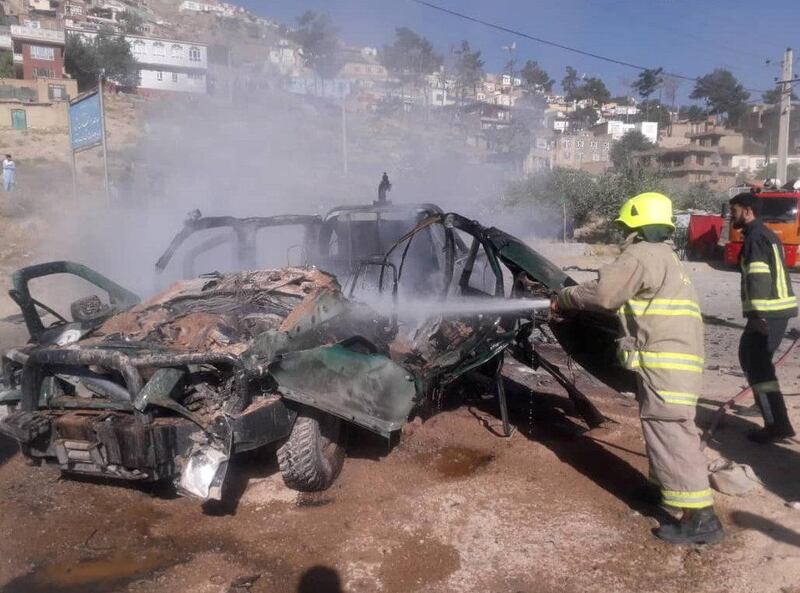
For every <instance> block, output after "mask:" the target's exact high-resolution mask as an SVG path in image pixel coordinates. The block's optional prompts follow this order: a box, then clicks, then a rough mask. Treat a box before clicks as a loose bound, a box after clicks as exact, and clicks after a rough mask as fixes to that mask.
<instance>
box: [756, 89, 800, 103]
mask: <svg viewBox="0 0 800 593" xmlns="http://www.w3.org/2000/svg"><path fill="white" fill-rule="evenodd" d="M761 99H762V100H763V101H764V103H769V104H770V105H777V104H778V103H780V102H781V90H780V89H778V88H774V89H770V90H768V91H764V93H762V95H761ZM792 101H797V95H795V94H794V91H792Z"/></svg>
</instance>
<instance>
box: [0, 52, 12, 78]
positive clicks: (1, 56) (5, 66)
mask: <svg viewBox="0 0 800 593" xmlns="http://www.w3.org/2000/svg"><path fill="white" fill-rule="evenodd" d="M14 77H15V73H14V54H13V53H11V52H10V51H0V78H14Z"/></svg>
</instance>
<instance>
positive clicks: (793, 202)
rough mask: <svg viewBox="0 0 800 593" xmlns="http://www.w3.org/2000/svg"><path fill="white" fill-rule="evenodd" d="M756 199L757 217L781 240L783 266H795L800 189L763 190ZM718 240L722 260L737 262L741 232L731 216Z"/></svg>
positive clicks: (799, 237) (799, 240) (799, 242)
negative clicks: (731, 220) (722, 253)
mask: <svg viewBox="0 0 800 593" xmlns="http://www.w3.org/2000/svg"><path fill="white" fill-rule="evenodd" d="M754 191H755V190H754ZM755 195H756V197H757V198H758V199H759V206H760V213H759V217H760V218H761V220H762V221H763V222H764V224H765V225H766V226H768V227H769V228H770V229H772V231H773V232H774V233H775V234H776V235H778V238H779V239H780V240H781V242H782V243H783V251H784V257H785V258H786V265H787V266H789V267H790V268H794V267H795V266H797V265H798V264H800V261H798V253H797V252H798V247H800V217H799V214H800V190H797V189H764V190H761V191H757V192H756V193H755ZM720 243H721V244H723V245H724V253H725V263H726V264H729V265H737V264H738V262H739V253H740V252H741V251H742V232H741V231H740V230H738V229H734V228H733V227H732V226H731V223H730V219H728V220H727V221H726V224H725V225H724V227H723V229H722V236H721V237H720Z"/></svg>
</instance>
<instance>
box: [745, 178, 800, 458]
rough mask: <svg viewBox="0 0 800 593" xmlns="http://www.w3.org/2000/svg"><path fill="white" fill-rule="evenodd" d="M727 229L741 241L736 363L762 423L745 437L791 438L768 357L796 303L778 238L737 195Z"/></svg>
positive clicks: (752, 204)
mask: <svg viewBox="0 0 800 593" xmlns="http://www.w3.org/2000/svg"><path fill="white" fill-rule="evenodd" d="M730 205H731V220H732V221H733V228H735V229H741V231H742V234H743V235H744V244H743V245H742V253H741V255H740V256H739V267H740V268H741V270H742V309H743V312H744V316H745V317H746V318H747V325H746V326H745V328H744V332H743V333H742V338H741V340H740V342H739V362H740V364H741V365H742V370H743V371H744V374H745V376H746V377H747V382H748V384H749V385H750V387H751V388H752V390H753V395H754V396H755V400H756V404H757V405H758V409H759V410H760V411H761V416H762V417H763V418H764V428H762V429H759V430H755V431H753V432H751V433H750V434H749V435H748V437H749V438H750V439H751V440H753V441H755V442H757V443H761V444H765V443H771V442H775V441H780V440H782V439H785V438H788V437H793V436H794V434H795V433H794V428H792V423H791V422H790V421H789V414H788V412H787V411H786V402H785V401H784V399H783V394H782V393H781V387H780V384H779V383H778V377H777V375H776V374H775V365H774V364H773V363H772V356H773V355H774V354H775V350H777V349H778V346H779V345H780V343H781V340H783V336H784V334H785V333H786V326H787V325H788V323H789V319H791V318H793V317H797V298H795V295H794V292H793V291H792V283H791V281H790V279H789V271H788V269H787V268H786V262H785V260H784V255H783V244H782V243H781V241H780V239H779V238H778V236H777V235H776V234H775V233H773V232H772V231H771V230H770V229H768V228H767V227H766V226H764V224H763V223H762V222H761V220H760V219H759V218H758V207H759V198H757V197H756V196H755V195H753V194H752V193H742V194H739V195H737V196H735V197H734V198H732V199H731V200H730Z"/></svg>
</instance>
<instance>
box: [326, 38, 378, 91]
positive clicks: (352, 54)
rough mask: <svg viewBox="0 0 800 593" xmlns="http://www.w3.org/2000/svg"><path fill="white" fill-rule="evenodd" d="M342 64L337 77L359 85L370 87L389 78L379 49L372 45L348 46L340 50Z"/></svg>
mask: <svg viewBox="0 0 800 593" xmlns="http://www.w3.org/2000/svg"><path fill="white" fill-rule="evenodd" d="M338 58H339V61H340V63H341V64H342V66H341V68H340V69H339V73H338V74H337V75H336V77H337V78H341V79H344V80H350V81H352V82H354V83H355V84H356V85H358V86H362V87H370V86H371V85H373V84H374V83H376V82H385V81H386V80H388V79H389V72H388V70H386V68H385V67H384V65H383V64H381V62H380V60H379V59H378V50H377V49H375V48H371V47H363V48H347V49H343V50H342V51H340V52H339V55H338Z"/></svg>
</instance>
